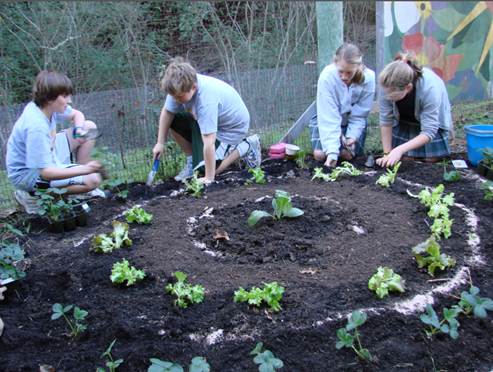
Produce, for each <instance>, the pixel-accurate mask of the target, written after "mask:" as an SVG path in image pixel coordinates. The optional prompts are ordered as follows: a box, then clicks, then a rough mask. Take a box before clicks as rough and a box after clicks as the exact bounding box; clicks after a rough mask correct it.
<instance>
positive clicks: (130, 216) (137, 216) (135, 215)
mask: <svg viewBox="0 0 493 372" xmlns="http://www.w3.org/2000/svg"><path fill="white" fill-rule="evenodd" d="M123 214H124V215H125V218H126V220H127V222H128V223H134V222H136V223H138V224H145V225H147V224H150V223H151V221H152V217H153V216H152V214H150V213H147V212H146V211H145V210H144V209H143V208H141V207H139V206H137V205H136V206H134V207H132V208H130V209H128V210H126V211H125V212H123Z"/></svg>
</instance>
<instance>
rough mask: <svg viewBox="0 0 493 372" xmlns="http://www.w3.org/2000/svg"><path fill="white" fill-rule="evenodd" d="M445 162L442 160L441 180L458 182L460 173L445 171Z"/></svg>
mask: <svg viewBox="0 0 493 372" xmlns="http://www.w3.org/2000/svg"><path fill="white" fill-rule="evenodd" d="M447 163H448V162H447V160H446V159H444V160H443V163H442V164H443V180H444V181H445V182H457V181H460V179H461V177H460V173H459V172H458V171H456V170H451V171H450V172H448V171H447Z"/></svg>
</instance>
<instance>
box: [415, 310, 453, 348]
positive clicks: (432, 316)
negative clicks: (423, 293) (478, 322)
mask: <svg viewBox="0 0 493 372" xmlns="http://www.w3.org/2000/svg"><path fill="white" fill-rule="evenodd" d="M459 312H460V310H459V308H458V307H452V308H451V309H447V308H446V307H445V308H443V319H442V320H440V319H439V318H438V315H437V313H436V312H435V310H434V309H433V307H432V306H431V305H429V304H428V305H426V313H425V314H422V315H421V316H420V317H419V318H420V319H421V321H422V322H423V323H425V324H427V325H429V328H428V329H426V330H425V333H426V335H427V336H428V337H432V336H433V335H435V334H436V333H437V332H442V333H445V334H448V335H449V336H450V337H451V338H453V339H454V340H455V339H456V338H458V337H459V332H458V329H459V325H460V324H459V322H458V321H457V316H458V315H459Z"/></svg>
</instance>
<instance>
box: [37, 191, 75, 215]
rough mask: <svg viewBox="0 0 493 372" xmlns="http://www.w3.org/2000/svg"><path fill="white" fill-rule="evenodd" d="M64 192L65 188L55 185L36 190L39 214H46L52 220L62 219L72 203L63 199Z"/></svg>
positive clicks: (68, 211)
mask: <svg viewBox="0 0 493 372" xmlns="http://www.w3.org/2000/svg"><path fill="white" fill-rule="evenodd" d="M66 192H67V189H58V188H55V187H53V188H48V189H46V190H38V191H36V195H37V196H38V200H37V201H36V204H37V205H38V207H39V212H38V213H39V215H41V216H46V217H48V218H49V220H50V221H53V222H56V221H60V220H62V219H63V217H64V216H65V215H67V214H69V213H70V212H71V211H72V209H73V206H72V204H71V203H70V202H67V201H65V200H64V199H63V195H64V194H65V193H66Z"/></svg>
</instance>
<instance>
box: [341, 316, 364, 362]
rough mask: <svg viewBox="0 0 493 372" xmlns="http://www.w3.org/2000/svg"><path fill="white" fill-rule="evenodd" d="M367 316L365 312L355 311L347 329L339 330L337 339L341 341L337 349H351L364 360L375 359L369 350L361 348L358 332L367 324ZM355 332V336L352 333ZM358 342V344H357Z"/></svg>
mask: <svg viewBox="0 0 493 372" xmlns="http://www.w3.org/2000/svg"><path fill="white" fill-rule="evenodd" d="M366 319H367V316H366V314H365V313H364V312H362V311H359V310H356V311H353V312H352V313H351V315H350V317H349V319H348V322H347V324H346V327H345V328H339V329H338V330H337V333H336V334H337V338H338V339H339V341H337V343H336V349H337V350H340V349H342V348H343V347H347V348H351V349H352V350H353V351H354V352H355V353H356V355H358V356H359V357H360V358H361V359H364V360H370V361H371V360H372V359H373V357H372V356H371V354H370V351H368V349H365V348H363V346H361V340H360V334H359V332H358V327H360V326H362V325H363V324H365V322H366ZM352 330H354V334H352V333H350V332H351V331H352ZM355 341H356V343H355Z"/></svg>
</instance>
